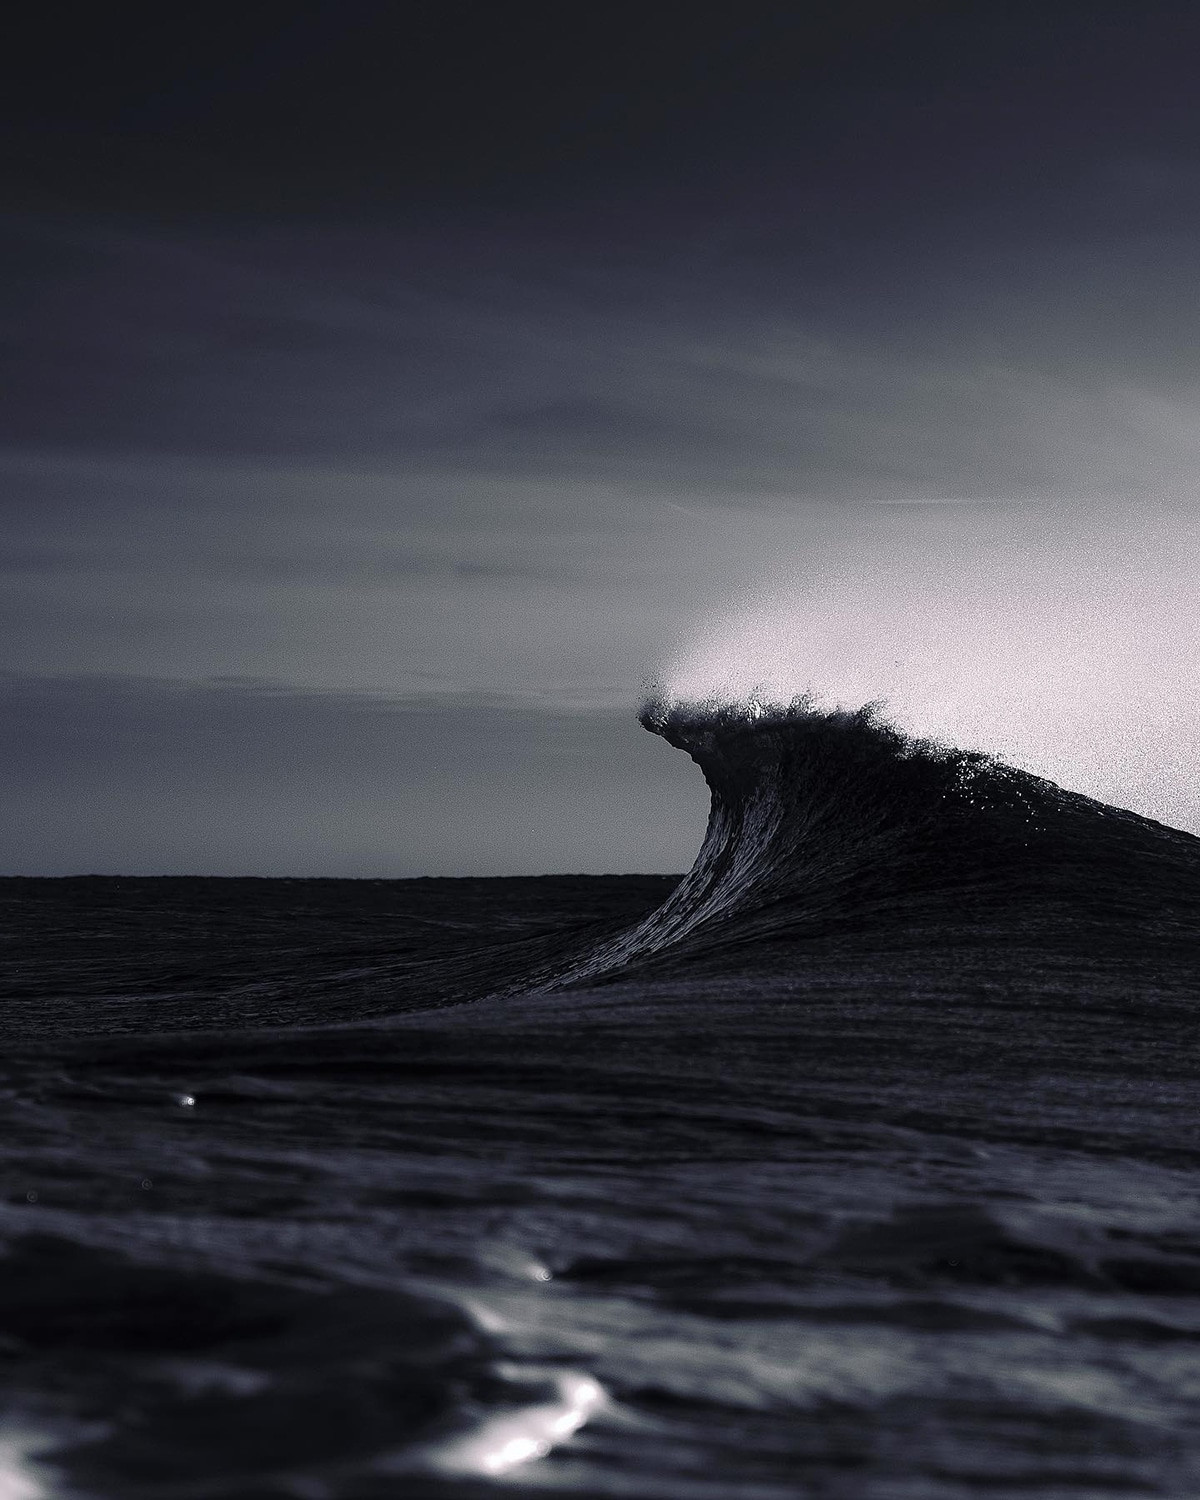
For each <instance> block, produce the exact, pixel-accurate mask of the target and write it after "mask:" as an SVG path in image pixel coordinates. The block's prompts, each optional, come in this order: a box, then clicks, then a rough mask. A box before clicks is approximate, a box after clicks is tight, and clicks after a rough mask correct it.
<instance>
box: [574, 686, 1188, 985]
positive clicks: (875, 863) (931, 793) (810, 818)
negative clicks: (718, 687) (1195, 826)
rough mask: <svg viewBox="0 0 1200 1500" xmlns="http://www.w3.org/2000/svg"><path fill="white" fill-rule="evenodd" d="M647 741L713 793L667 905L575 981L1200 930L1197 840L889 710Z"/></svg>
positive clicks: (676, 725) (661, 702)
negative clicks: (1005, 936)
mask: <svg viewBox="0 0 1200 1500" xmlns="http://www.w3.org/2000/svg"><path fill="white" fill-rule="evenodd" d="M639 718H640V721H641V723H642V725H643V726H644V727H645V728H646V729H648V730H650V731H651V733H654V734H657V735H660V736H661V737H662V738H663V739H665V740H666V741H667V743H668V744H670V745H673V746H675V747H676V748H677V749H681V750H683V751H685V752H686V753H687V754H688V755H689V756H691V758H692V759H693V760H694V761H695V762H696V764H697V765H698V766H699V767H700V770H701V771H702V773H703V775H704V778H705V780H706V782H707V783H708V786H709V790H710V792H711V797H712V802H711V809H710V813H709V820H708V828H707V831H706V834H705V838H704V842H703V845H702V846H701V849H700V852H699V854H698V856H697V858H696V861H695V864H694V865H693V867H692V869H691V870H690V871H689V873H688V874H687V875H686V876H685V877H684V879H683V881H682V882H681V883H680V885H679V886H678V887H677V888H676V889H675V890H674V891H673V892H672V894H671V896H670V897H669V898H668V899H667V901H666V902H665V903H664V904H663V905H662V906H661V907H659V908H658V910H657V911H655V912H653V913H652V914H651V915H650V916H649V917H648V918H646V919H645V920H644V921H643V922H642V923H640V924H639V925H638V926H636V927H634V928H633V929H631V930H630V931H629V932H627V933H625V934H622V935H621V936H620V937H619V938H617V939H615V940H613V941H611V942H609V943H606V944H604V945H602V946H601V947H600V948H599V949H597V950H596V951H595V952H594V953H592V954H591V955H590V956H589V958H588V959H586V960H585V961H584V962H583V963H581V964H580V965H578V966H577V967H576V968H575V969H574V970H573V971H572V972H571V973H570V974H569V975H567V976H565V978H567V979H569V980H571V981H574V980H577V979H584V978H590V977H593V976H596V975H599V974H601V973H604V972H606V971H609V970H611V969H614V968H619V967H622V966H623V965H624V964H626V963H629V962H631V961H634V960H638V959H643V958H649V957H653V956H654V955H656V954H659V953H662V952H664V951H665V950H667V949H676V948H678V947H679V945H681V944H682V945H684V946H686V947H689V948H691V947H694V946H696V945H697V944H700V945H703V946H711V945H712V944H713V943H723V942H726V941H729V940H732V939H737V940H742V941H744V940H748V939H753V938H759V939H762V938H778V937H782V936H785V935H787V936H791V937H796V936H802V935H804V934H806V933H816V932H819V931H828V930H829V929H830V928H846V927H850V928H855V927H857V928H860V929H861V928H863V927H877V926H879V925H880V924H883V925H885V926H886V925H890V924H906V925H908V926H909V927H912V926H914V925H916V926H920V925H922V923H924V922H926V921H928V922H931V923H934V924H936V925H940V926H943V927H944V926H945V924H946V923H947V922H954V923H956V924H962V923H967V924H974V925H976V926H978V925H980V924H982V925H986V926H990V927H992V928H995V927H996V926H1001V927H1004V926H1007V927H1009V928H1013V927H1015V926H1016V925H1017V924H1018V923H1020V924H1021V925H1022V926H1023V930H1025V931H1026V932H1029V931H1046V930H1047V929H1049V928H1053V927H1055V926H1056V925H1057V927H1059V928H1061V926H1062V924H1063V922H1064V921H1066V922H1068V923H1070V922H1079V921H1081V920H1088V921H1095V920H1108V919H1111V918H1112V917H1114V916H1116V917H1119V918H1120V919H1121V920H1123V921H1126V922H1127V921H1129V920H1130V919H1134V920H1135V921H1136V920H1139V919H1145V920H1150V921H1153V922H1154V923H1156V924H1158V926H1159V927H1160V928H1161V926H1162V924H1163V923H1167V924H1172V923H1174V924H1176V925H1179V924H1182V926H1183V927H1185V928H1186V929H1187V930H1188V931H1189V932H1191V933H1193V934H1194V933H1195V932H1197V931H1198V930H1200V839H1197V838H1195V837H1193V836H1192V835H1190V834H1186V833H1182V832H1180V831H1178V830H1175V829H1170V828H1167V827H1165V826H1163V825H1162V824H1158V823H1154V822H1152V821H1151V820H1150V819H1147V818H1143V817H1140V816H1138V815H1137V814H1135V813H1131V812H1125V811H1122V810H1120V809H1117V808H1112V807H1107V806H1105V805H1104V804H1102V803H1099V802H1096V801H1094V800H1092V799H1091V798H1088V797H1084V796H1081V795H1079V794H1077V793H1073V792H1069V791H1065V790H1064V789H1062V788H1061V787H1058V786H1056V785H1055V784H1054V783H1053V782H1050V781H1047V780H1044V779H1043V778H1041V777H1038V776H1034V775H1032V774H1030V773H1028V772H1025V771H1020V770H1017V769H1015V768H1013V767H1011V766H1007V765H1005V764H1003V763H1002V762H999V761H997V760H995V759H993V758H992V757H990V756H987V755H984V754H982V753H980V752H975V751H966V750H959V749H955V748H953V747H950V746H945V745H940V744H936V743H934V742H931V741H928V740H921V739H915V738H912V737H910V736H908V735H905V734H904V733H903V732H902V731H901V730H899V729H897V728H896V727H894V726H893V725H891V724H889V723H888V722H887V721H886V719H885V718H884V716H883V713H882V709H881V707H880V705H878V704H867V705H865V706H864V707H862V708H860V709H857V710H853V711H850V710H845V709H840V708H838V709H831V710H827V709H821V708H819V707H818V706H817V705H816V704H815V703H814V701H813V700H812V699H811V698H809V697H807V696H804V697H798V698H795V699H793V700H792V701H791V702H789V703H767V702H764V701H761V700H757V699H753V698H752V699H751V700H750V701H749V702H746V703H741V704H736V703H715V702H708V703H689V702H680V701H677V700H672V699H670V698H668V697H667V696H665V695H658V696H655V697H652V698H651V699H649V700H648V701H647V702H646V703H645V704H644V705H643V707H642V710H641V713H640V714H639Z"/></svg>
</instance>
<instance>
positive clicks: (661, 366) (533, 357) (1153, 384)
mask: <svg viewBox="0 0 1200 1500" xmlns="http://www.w3.org/2000/svg"><path fill="white" fill-rule="evenodd" d="M718 10H719V13H715V14H714V15H712V16H709V17H707V18H706V16H705V14H704V13H702V12H701V11H699V10H696V11H694V12H691V11H688V12H685V11H683V10H681V9H679V8H677V7H666V6H654V5H648V6H647V5H642V6H640V7H636V8H634V7H624V6H607V7H596V8H595V9H594V12H585V11H583V10H580V9H579V8H577V7H571V6H563V5H554V6H550V5H545V6H542V5H529V4H513V5H506V6H495V7H486V6H479V5H477V4H469V5H468V4H460V5H455V4H449V3H445V0H442V3H438V4H427V5H422V4H406V5H403V6H398V5H394V4H388V3H379V4H367V3H361V4H355V5H349V6H347V5H345V4H333V3H330V4H311V3H310V4H305V3H295V0H293V3H288V4H254V3H249V4H243V5H241V6H239V7H237V8H236V9H233V8H223V7H221V6H216V7H212V8H205V10H204V11H203V13H202V16H201V13H200V12H199V11H197V12H196V13H195V16H194V18H193V19H192V20H191V21H188V22H187V24H186V25H185V24H184V21H183V20H181V19H180V17H179V16H178V15H176V14H175V13H174V12H173V11H171V10H169V9H166V8H162V7H158V8H156V9H154V10H150V9H146V10H145V11H143V10H141V9H140V8H138V7H131V6H118V7H116V8H115V9H114V8H96V11H95V14H94V15H92V16H90V17H88V18H85V20H84V21H83V22H82V29H80V23H79V22H78V17H77V16H76V15H74V14H72V15H71V17H70V20H71V27H70V29H69V30H68V29H67V28H66V17H67V14H68V11H67V8H66V7H57V8H56V7H55V6H53V5H50V6H47V7H43V8H41V9H40V10H39V12H38V17H37V19H36V21H35V22H34V23H33V24H34V25H35V28H36V29H35V32H34V33H33V34H31V38H30V45H29V46H28V47H27V48H26V49H25V50H24V51H23V52H22V53H21V55H20V56H19V57H18V56H17V55H16V54H15V53H14V54H12V55H11V56H10V57H9V58H8V59H7V61H6V62H5V64H4V68H5V71H6V73H7V74H9V75H10V76H7V77H5V78H4V79H3V80H0V82H2V83H3V88H2V89H0V119H2V120H3V124H4V131H5V138H6V142H7V145H8V150H7V151H6V155H5V160H6V162H7V174H8V186H7V190H6V193H5V203H6V208H5V212H4V216H3V257H4V266H5V275H4V277H3V293H2V295H3V304H2V306H3V314H2V316H3V328H2V347H0V357H2V358H3V359H4V361H5V363H6V366H7V370H6V374H7V379H6V382H5V386H6V400H5V403H4V408H3V415H2V417H0V421H2V423H3V430H2V434H0V493H2V495H3V501H2V504H3V525H2V532H0V589H2V595H0V664H2V666H3V669H4V671H3V676H2V677H0V697H2V699H3V701H2V703H0V716H2V717H0V777H2V785H3V791H2V792H0V799H2V801H3V802H4V804H6V806H5V808H4V821H5V824H6V825H7V827H8V829H9V830H10V832H9V833H8V834H7V835H6V836H5V841H4V842H5V847H4V848H3V849H0V867H2V868H3V869H4V870H7V871H9V872H11V873H68V872H80V871H106V872H117V871H127V872H140V873H167V872H176V873H184V872H194V873H230V874H232V873H251V874H271V873H278V874H347V875H353V874H360V875H416V874H474V873H483V874H503V873H527V872H537V871H550V870H671V869H682V868H684V867H685V866H686V865H687V864H688V863H690V860H691V856H692V854H693V852H694V850H695V848H696V847H697V845H698V843H699V838H700V835H701V833H702V829H703V821H704V814H705V810H706V805H707V799H706V796H705V794H704V788H703V785H702V783H701V782H700V778H699V776H698V774H697V773H696V772H695V769H694V767H692V766H691V765H690V764H689V763H688V762H687V761H686V760H685V759H684V758H683V757H681V756H680V755H678V753H677V752H673V751H670V750H669V749H668V748H667V747H666V746H665V745H663V744H661V743H660V742H658V741H656V740H653V739H652V738H650V737H649V736H647V735H646V734H645V733H644V732H643V731H642V730H640V729H639V728H638V726H637V725H636V723H635V720H634V712H635V709H636V706H637V702H638V699H639V697H640V695H641V693H642V691H643V690H644V686H645V684H646V683H648V682H650V681H659V682H663V683H665V684H666V685H667V686H668V687H671V688H673V689H674V690H676V691H679V692H683V693H688V694H692V695H696V696H703V695H704V694H705V693H708V692H712V691H716V692H721V693H726V694H732V695H736V694H738V693H741V692H745V691H748V690H749V688H751V687H753V686H754V685H755V684H756V683H767V684H769V685H771V686H772V688H773V689H774V690H778V691H780V692H786V691H793V690H800V689H805V688H809V689H815V690H816V691H817V692H818V693H821V694H824V695H825V696H826V697H827V698H829V699H830V700H832V701H845V702H857V701H863V700H864V699H865V698H868V697H870V698H886V699H887V700H888V701H889V703H890V704H891V707H892V711H893V713H894V714H895V716H896V717H897V718H898V719H899V721H900V722H901V723H904V724H906V725H907V726H909V727H911V728H914V729H916V730H919V731H921V732H926V733H934V734H939V735H943V736H946V737H950V738H955V739H958V740H959V741H960V742H965V743H970V744H972V745H979V746H982V747H984V748H987V749H991V750H995V751H997V752H999V753H1002V754H1004V755H1006V756H1008V757H1009V758H1011V759H1014V760H1016V761H1018V762H1019V763H1021V764H1025V765H1029V766H1031V767H1032V768H1033V769H1035V770H1040V771H1043V772H1045V773H1046V774H1051V775H1053V776H1055V778H1056V779H1059V780H1062V781H1064V782H1066V783H1067V784H1068V785H1072V786H1075V787H1078V788H1080V789H1082V790H1086V791H1090V792H1093V793H1096V794H1098V795H1102V796H1104V797H1106V798H1107V799H1109V800H1112V801H1115V802H1118V803H1121V804H1123V805H1127V806H1134V807H1136V808H1138V809H1139V810H1142V811H1145V812H1149V813H1150V814H1152V815H1154V816H1158V817H1161V818H1163V819H1165V820H1166V821H1170V822H1173V823H1177V824H1179V825H1180V826H1186V827H1191V828H1193V829H1200V791H1198V790H1197V788H1196V778H1195V773H1194V767H1195V765H1196V763H1197V758H1198V753H1200V732H1198V730H1197V727H1196V726H1197V723H1198V722H1200V717H1198V716H1200V704H1198V702H1197V691H1196V682H1197V667H1198V665H1200V634H1198V627H1197V624H1196V621H1197V619H1198V618H1200V597H1198V594H1200V585H1198V584H1197V581H1196V580H1197V577H1198V576H1200V527H1198V525H1197V517H1196V480H1195V473H1196V464H1197V458H1198V456H1200V357H1198V355H1197V349H1200V300H1198V298H1197V294H1196V289H1197V287H1198V286H1200V112H1198V111H1197V110H1196V107H1195V87H1194V80H1195V77H1196V76H1197V69H1198V68H1200V12H1197V11H1195V10H1194V9H1193V8H1191V7H1183V6H1178V5H1170V6H1157V5H1154V4H1149V5H1143V6H1136V7H1135V6H1131V5H1129V4H1127V3H1121V4H1113V5H1107V4H1104V3H1090V4H1087V5H1083V4H1078V5H1077V4H1055V3H1053V0H1051V3H1041V4H1036V5H1034V4H1029V5H1025V4H1020V3H1013V4H1005V5H994V4H983V3H979V4H963V3H961V0H958V3H954V4H915V3H895V4H890V5H884V4H879V5H871V4H859V5H855V4H847V3H845V0H841V3H839V4H836V5H834V4H832V3H831V4H829V5H819V4H808V5H804V6H798V5H794V4H792V5H782V4H781V5H774V6H769V5H756V4H753V3H747V4H739V5H737V6H727V7H719V8H718Z"/></svg>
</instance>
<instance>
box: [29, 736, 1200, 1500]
mask: <svg viewBox="0 0 1200 1500" xmlns="http://www.w3.org/2000/svg"><path fill="white" fill-rule="evenodd" d="M672 714H673V715H674V716H673V717H672ZM649 717H651V718H652V720H653V719H654V716H653V715H650V716H649ZM654 727H657V728H659V729H660V730H664V729H665V730H666V731H667V732H668V737H669V738H671V739H672V741H673V742H674V743H677V744H679V745H680V746H681V748H684V749H685V750H687V751H688V753H690V754H692V755H693V756H694V758H695V759H696V760H697V761H698V763H699V765H700V768H701V770H702V771H703V773H704V774H705V776H706V777H707V778H708V780H709V784H710V786H711V787H712V790H713V796H714V807H713V816H712V821H711V823H710V828H709V834H708V837H707V839H706V841H705V844H704V847H703V849H702V851H701V854H700V856H699V857H698V860H697V865H696V867H695V869H694V870H693V871H692V872H691V874H690V875H689V876H688V877H686V878H685V879H684V881H683V882H682V883H681V884H676V882H675V881H673V880H668V879H662V880H656V879H654V878H651V877H600V878H592V879H588V878H583V877H576V878H562V879H548V880H543V881H528V880H521V881H516V880H514V881H414V882H339V881H329V882H308V881H294V882H282V881H280V882H276V881H254V882H249V881H247V882H234V881H230V882H224V881H161V882H159V881H127V882H118V881H107V880H95V881H90V882H59V881H5V882H0V899H2V900H3V902H4V904H5V914H6V919H7V920H6V932H7V934H8V938H7V942H8V973H9V976H10V977H9V979H8V983H7V987H6V988H7V995H8V998H7V999H6V1002H5V1005H6V1010H5V1016H6V1022H5V1033H6V1034H5V1049H4V1081H3V1094H2V1095H0V1119H2V1120H3V1131H2V1133H0V1150H2V1152H3V1158H4V1201H3V1203H2V1204H0V1235H2V1236H3V1241H4V1246H5V1256H4V1258H3V1260H0V1361H2V1369H3V1378H4V1381H5V1390H6V1396H7V1407H8V1410H9V1417H8V1419H7V1425H6V1426H5V1427H4V1428H3V1430H0V1493H5V1494H8V1493H11V1494H12V1495H14V1496H20V1495H22V1494H30V1495H45V1496H50V1495H72V1496H75V1495H78V1496H120V1497H125V1496H130V1497H141V1496H145V1497H154V1500H158V1497H172V1496H179V1497H183V1496H197V1497H210V1496H211V1497H241V1500H250V1497H274V1496H279V1497H284V1496H298V1497H309V1496H311V1497H337V1500H350V1497H363V1500H367V1497H375V1496H389V1497H395V1496H402V1497H409V1496H413V1497H418V1500H419V1497H421V1496H426V1495H428V1496H439V1497H442V1496H445V1497H451V1496H453V1497H472V1496H487V1495H492V1494H503V1493H513V1492H516V1493H522V1494H523V1493H530V1494H533V1493H546V1494H551V1495H552V1494H562V1495H572V1496H590V1495H595V1496H600V1495H625V1496H631V1497H633V1496H636V1497H639V1500H640V1497H660V1496H661V1497H663V1500H691V1497H696V1500H709V1497H713V1500H725V1497H749V1500H782V1497H793V1496H798V1495H799V1496H809V1495H811V1496H821V1497H839V1500H840V1497H845V1500H859V1497H866V1500H874V1497H880V1500H882V1497H887V1500H893V1497H910V1496H911V1497H913V1500H926V1497H934V1500H937V1497H942V1496H946V1497H960V1496H974V1495H978V1494H988V1495H994V1496H1012V1497H1018V1496H1019V1497H1038V1500H1049V1497H1060V1496H1064V1497H1065V1496H1071V1497H1073V1500H1078V1497H1080V1496H1082V1495H1086V1496H1093V1495H1095V1496H1100V1495H1103V1496H1135V1495H1136V1496H1143V1495H1162V1496H1178V1497H1187V1496H1193V1495H1195V1494H1196V1493H1200V1440H1197V1437H1196V1433H1197V1431H1198V1430H1200V1425H1198V1418H1200V1132H1198V1131H1197V1127H1196V1123H1195V1121H1196V1109H1195V1100H1196V1097H1197V1093H1196V1085H1197V1081H1198V1079H1197V1075H1198V1073H1200V1063H1198V1060H1197V1052H1196V1041H1197V1035H1196V1024H1195V1011H1196V1004H1197V999H1198V996H1197V989H1198V984H1197V972H1198V969H1197V956H1198V952H1200V942H1198V935H1200V922H1198V920H1197V913H1198V912H1200V905H1198V901H1200V860H1198V853H1200V842H1198V841H1197V840H1195V839H1192V838H1190V837H1189V836H1188V835H1185V834H1179V833H1176V832H1175V831H1173V830H1168V829H1164V828H1161V827H1160V826H1159V825H1156V824H1153V823H1150V822H1147V821H1146V820H1144V819H1138V818H1134V817H1133V816H1132V815H1130V814H1123V813H1118V812H1116V811H1114V810H1112V809H1107V808H1103V807H1100V806H1099V805H1098V804H1096V803H1092V802H1088V801H1087V799H1083V798H1076V797H1073V796H1072V795H1071V794H1069V793H1065V792H1062V791H1060V790H1058V789H1057V788H1054V787H1051V786H1050V785H1049V784H1048V783H1045V782H1038V781H1037V780H1036V779H1035V778H1029V777H1023V776H1021V775H1019V774H1018V773H1015V772H1011V771H1006V770H1004V769H1003V768H996V767H992V766H990V765H988V764H987V763H986V762H982V761H980V760H979V759H978V758H973V757H960V756H956V755H953V754H951V753H949V752H937V751H934V750H932V749H930V748H929V747H922V746H914V745H911V744H909V743H908V742H905V741H903V740H901V739H900V738H899V737H898V736H895V735H894V734H893V733H892V732H891V731H889V730H887V728H886V726H882V725H880V724H878V723H877V722H875V721H874V720H873V719H872V718H871V717H870V716H869V715H868V716H861V715H860V716H849V717H847V716H840V717H838V716H824V717H821V716H817V715H813V714H811V713H809V712H795V713H792V714H790V715H789V714H786V713H785V714H782V715H778V716H776V717H774V718H768V719H767V720H766V721H757V720H756V721H750V720H747V719H737V718H731V717H729V716H726V717H725V718H723V719H722V718H721V717H720V716H711V715H710V716H709V717H708V718H707V719H705V718H703V716H697V715H695V714H694V713H692V714H690V715H689V714H688V713H685V712H683V711H677V710H676V711H665V712H664V713H662V714H660V715H659V716H658V720H657V721H655V722H654ZM469 994H475V995H477V996H482V997H483V998H479V999H477V1000H475V1001H474V1002H473V1003H457V1002H460V1001H462V1000H463V999H464V998H465V997H466V996H467V995H469ZM6 1483H7V1484H8V1486H9V1489H8V1490H7V1491H6V1490H4V1485H5V1484H6ZM22 1487H23V1488H22Z"/></svg>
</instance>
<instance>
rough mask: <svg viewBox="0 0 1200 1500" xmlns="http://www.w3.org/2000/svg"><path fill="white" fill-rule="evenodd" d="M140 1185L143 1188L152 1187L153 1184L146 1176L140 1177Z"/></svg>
mask: <svg viewBox="0 0 1200 1500" xmlns="http://www.w3.org/2000/svg"><path fill="white" fill-rule="evenodd" d="M142 1186H143V1187H144V1188H152V1187H153V1186H154V1184H153V1183H152V1182H151V1181H150V1179H149V1178H148V1177H143V1178H142Z"/></svg>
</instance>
